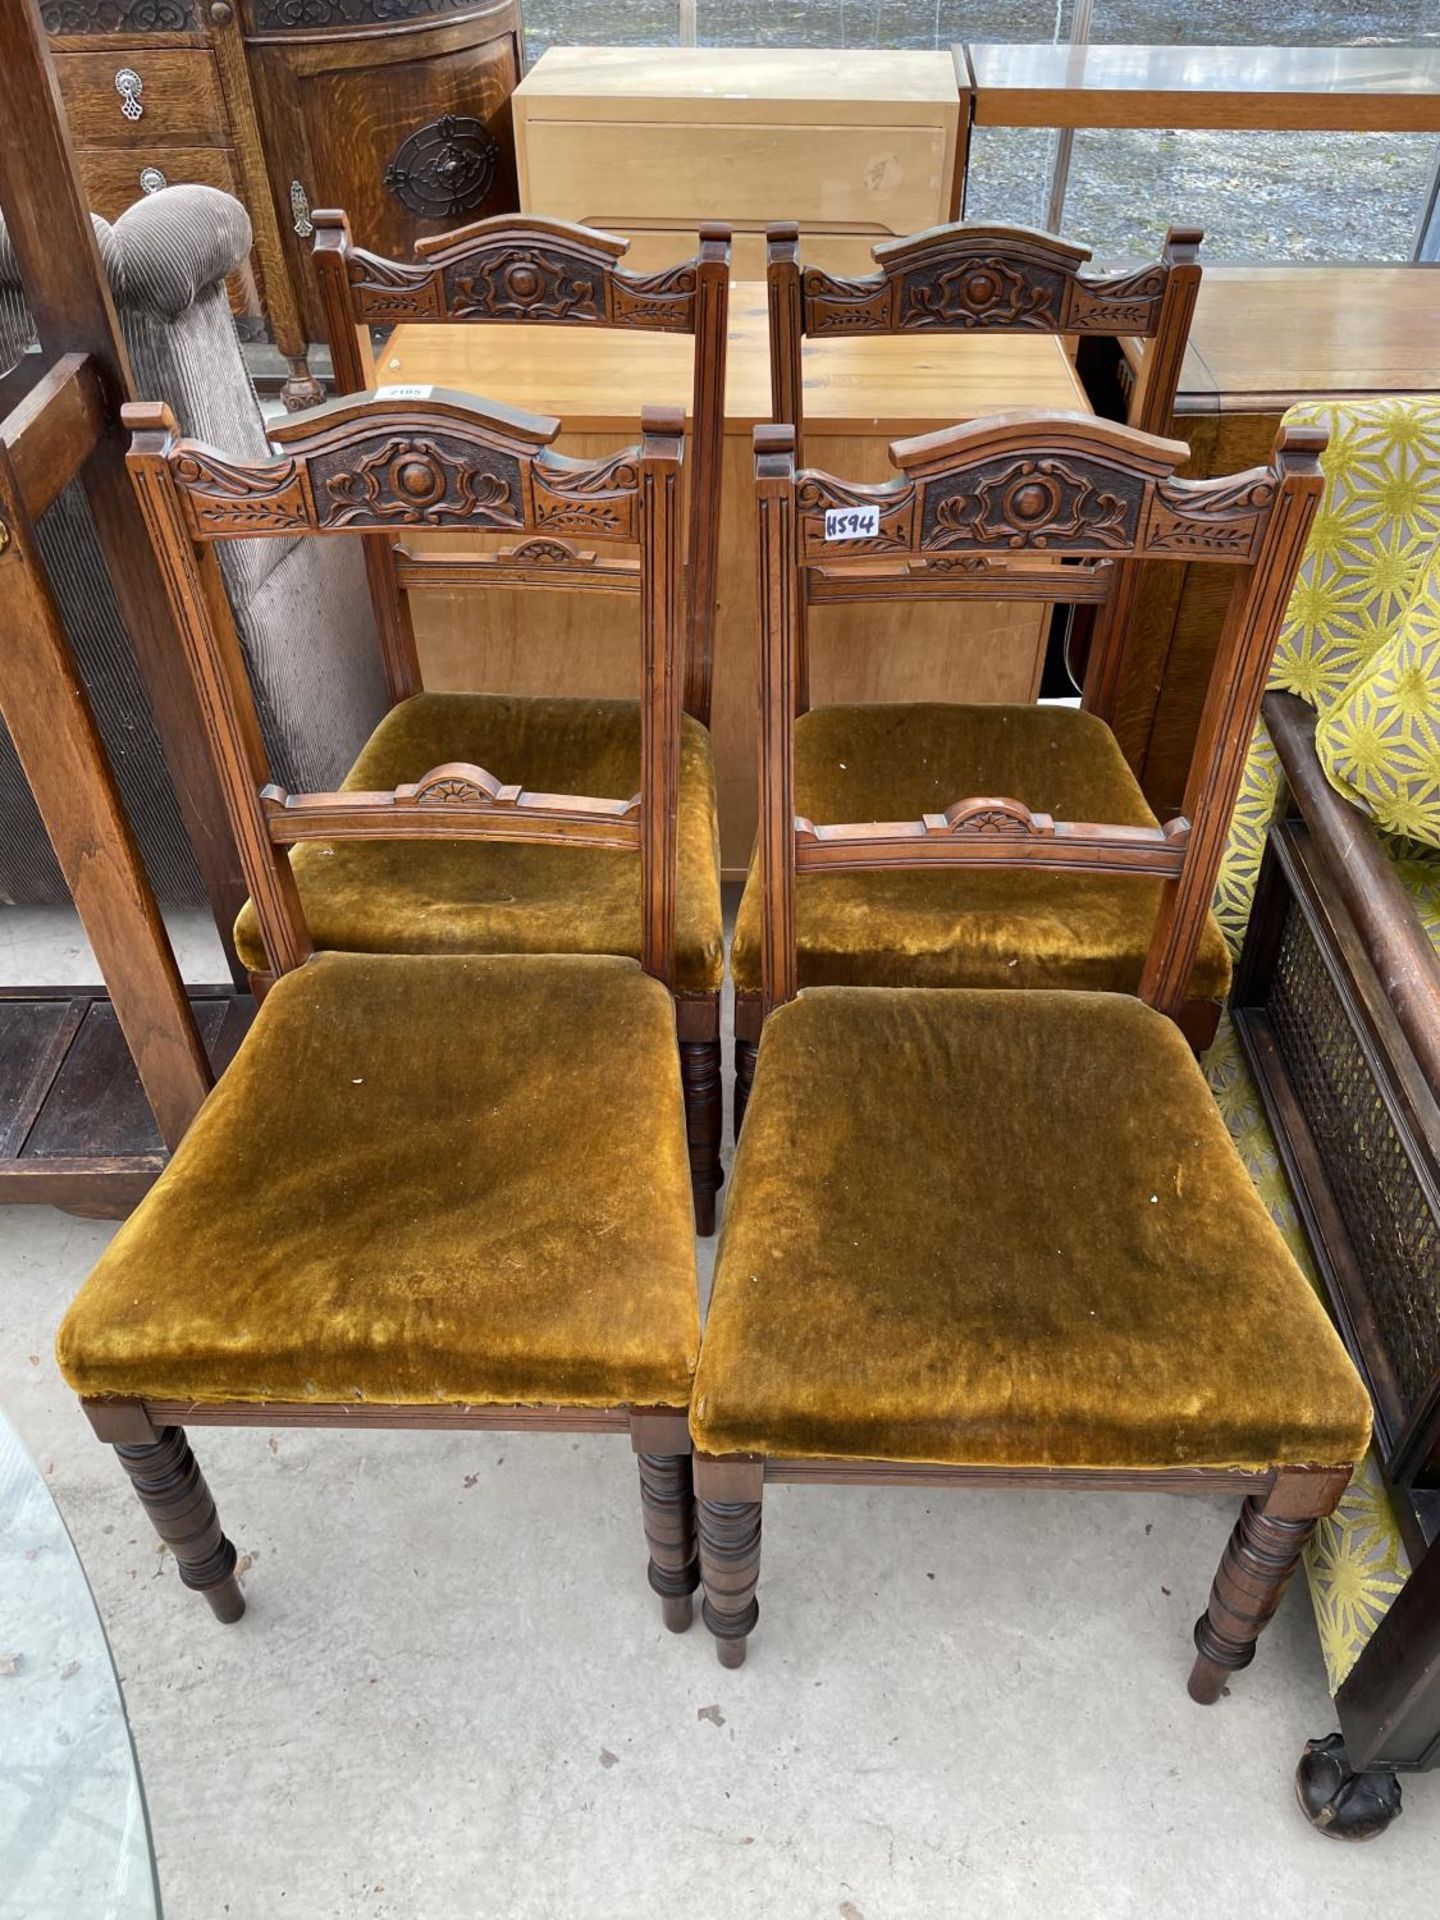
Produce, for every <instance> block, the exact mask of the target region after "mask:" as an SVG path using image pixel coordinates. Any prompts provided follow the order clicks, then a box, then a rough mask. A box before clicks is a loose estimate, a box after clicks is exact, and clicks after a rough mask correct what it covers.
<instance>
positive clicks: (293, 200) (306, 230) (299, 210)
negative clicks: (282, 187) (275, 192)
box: [290, 180, 315, 240]
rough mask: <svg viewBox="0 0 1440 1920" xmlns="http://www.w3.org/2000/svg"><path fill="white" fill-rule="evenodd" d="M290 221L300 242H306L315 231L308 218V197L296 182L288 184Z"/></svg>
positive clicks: (313, 223) (313, 224)
mask: <svg viewBox="0 0 1440 1920" xmlns="http://www.w3.org/2000/svg"><path fill="white" fill-rule="evenodd" d="M290 220H291V225H292V226H293V227H294V229H295V231H296V233H298V234H299V236H300V238H301V239H302V240H308V239H309V238H310V236H311V234H312V233H314V231H315V222H314V221H313V220H312V219H311V218H310V201H309V197H308V196H307V194H306V192H305V189H304V187H302V186H301V184H300V182H299V181H298V180H292V181H291V182H290Z"/></svg>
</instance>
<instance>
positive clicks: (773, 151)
mask: <svg viewBox="0 0 1440 1920" xmlns="http://www.w3.org/2000/svg"><path fill="white" fill-rule="evenodd" d="M968 121H969V114H968V112H962V110H961V101H960V96H959V93H958V91H957V88H956V84H955V69H954V66H953V63H952V61H951V58H950V56H949V54H948V53H934V52H931V53H924V52H910V51H902V52H876V51H871V50H869V49H862V48H851V49H849V50H848V51H845V52H822V51H817V50H814V49H810V48H801V47H551V48H549V49H548V51H547V52H545V53H544V54H542V55H541V57H540V59H539V60H537V61H536V63H535V65H534V66H533V67H532V68H531V70H530V72H529V73H528V74H527V75H526V76H525V78H524V80H523V81H522V82H521V83H520V85H519V87H518V88H517V89H516V92H515V139H516V146H517V149H518V159H519V169H520V200H521V205H522V206H523V207H525V208H527V209H528V210H530V211H532V212H535V213H546V214H551V215H555V216H558V217H559V218H561V219H565V220H578V221H580V222H582V223H583V224H585V225H589V226H596V227H605V228H608V229H609V230H610V231H612V232H615V233H623V234H625V235H627V236H628V237H629V239H630V242H631V253H630V263H631V264H632V265H634V266H636V267H639V268H641V269H642V270H645V271H650V270H651V269H653V268H655V267H659V266H663V265H665V264H666V263H667V262H668V261H671V260H677V259H680V258H681V257H682V256H683V255H684V253H685V252H686V251H687V250H688V248H689V246H690V244H691V243H692V242H693V239H694V234H695V227H696V224H697V223H698V222H699V221H701V220H724V221H725V222H726V223H727V224H728V225H729V226H731V227H732V228H733V229H734V233H735V241H734V255H733V257H734V273H735V278H736V279H737V280H761V279H763V278H764V275H765V236H764V228H765V223H766V222H767V221H769V220H778V219H788V220H798V221H799V223H800V230H801V240H802V250H803V254H804V258H805V259H806V260H807V261H809V262H810V263H811V264H813V265H816V266H823V267H827V268H829V269H830V271H831V272H833V273H869V272H870V271H871V270H872V267H873V262H872V261H871V258H870V249H871V248H872V247H873V246H874V245H875V243H876V242H877V241H879V240H886V239H891V238H896V237H899V236H901V235H904V234H908V233H915V232H917V231H918V230H919V229H920V228H922V227H931V226H936V225H938V224H939V223H940V222H941V221H944V220H950V219H953V218H954V214H955V207H956V204H957V202H956V194H957V192H958V188H959V181H960V178H961V175H962V174H963V170H964V154H963V149H962V145H961V140H962V133H963V129H964V128H965V127H966V126H967V125H968ZM356 231H357V233H358V232H361V231H363V229H361V228H360V226H359V225H358V223H357V225H356Z"/></svg>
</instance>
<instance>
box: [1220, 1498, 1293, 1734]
mask: <svg viewBox="0 0 1440 1920" xmlns="http://www.w3.org/2000/svg"><path fill="white" fill-rule="evenodd" d="M1315 1519H1316V1516H1315V1515H1313V1514H1311V1515H1306V1516H1300V1517H1296V1518H1288V1517H1282V1516H1281V1515H1279V1514H1275V1513H1270V1512H1267V1511H1266V1502H1265V1500H1264V1499H1255V1498H1251V1499H1249V1500H1247V1501H1246V1502H1245V1504H1244V1506H1243V1507H1242V1508H1241V1509H1240V1518H1239V1519H1238V1520H1237V1521H1236V1523H1235V1531H1234V1532H1233V1533H1232V1534H1231V1536H1230V1539H1229V1542H1228V1544H1227V1546H1226V1548H1225V1553H1224V1556H1223V1558H1222V1559H1221V1562H1220V1569H1219V1572H1218V1573H1217V1574H1216V1575H1215V1584H1214V1586H1213V1587H1211V1589H1210V1605H1209V1606H1208V1607H1207V1608H1206V1610H1205V1612H1204V1613H1202V1614H1201V1616H1200V1618H1199V1619H1198V1620H1197V1621H1196V1622H1195V1652H1196V1659H1195V1665H1194V1666H1193V1667H1192V1669H1191V1671H1190V1698H1191V1699H1192V1700H1198V1701H1199V1702H1200V1704H1201V1705H1202V1706H1207V1707H1208V1706H1211V1705H1213V1704H1214V1702H1215V1701H1216V1700H1218V1699H1219V1698H1220V1693H1221V1689H1222V1688H1223V1687H1224V1685H1225V1682H1226V1681H1227V1680H1228V1679H1229V1677H1230V1675H1231V1674H1232V1673H1238V1672H1239V1671H1240V1669H1241V1668H1242V1667H1248V1666H1249V1664H1250V1662H1251V1661H1252V1660H1253V1659H1254V1658H1255V1642H1256V1641H1257V1640H1258V1639H1259V1638H1260V1635H1261V1633H1262V1632H1263V1631H1264V1628H1265V1626H1266V1623H1267V1622H1268V1621H1269V1619H1270V1616H1271V1615H1272V1614H1273V1613H1274V1611H1275V1609H1276V1607H1278V1606H1279V1604H1280V1600H1281V1596H1282V1595H1283V1594H1284V1592H1285V1589H1286V1587H1287V1586H1288V1585H1289V1584H1290V1576H1291V1574H1292V1573H1294V1571H1295V1569H1296V1567H1297V1566H1298V1565H1299V1562H1300V1555H1301V1553H1302V1552H1303V1551H1304V1548H1305V1542H1306V1541H1307V1540H1308V1539H1309V1538H1310V1535H1311V1533H1312V1531H1313V1530H1314V1526H1315Z"/></svg>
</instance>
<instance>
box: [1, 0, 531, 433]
mask: <svg viewBox="0 0 1440 1920" xmlns="http://www.w3.org/2000/svg"><path fill="white" fill-rule="evenodd" d="M5 3H6V4H8V3H9V0H5ZM40 11H41V18H42V20H43V21H44V24H45V26H46V28H47V30H48V31H49V33H50V36H51V45H52V47H53V49H54V57H55V67H56V72H57V74H58V76H59V80H60V89H61V94H62V96H63V99H64V103H65V111H66V115H67V118H68V120H69V125H70V137H71V142H72V144H73V147H74V150H75V159H76V164H77V167H78V169H79V173H80V178H81V180H82V182H83V184H84V187H85V191H86V193H87V195H88V196H89V200H90V204H91V206H92V207H93V208H94V209H95V211H96V212H97V213H99V214H101V215H102V216H103V217H104V218H106V219H113V218H114V217H115V216H116V215H117V214H118V213H120V212H122V211H123V210H124V209H125V208H126V207H127V206H129V205H130V204H131V203H132V202H133V201H134V200H136V199H138V198H139V196H140V195H141V194H143V193H154V192H157V191H158V190H159V189H160V188H161V187H165V186H180V185H182V184H189V183H198V184H200V185H203V186H210V187H220V188H223V189H224V190H225V191H226V192H228V193H233V194H235V195H237V196H238V197H239V198H240V199H241V200H243V201H244V202H245V205H246V207H247V208H248V210H249V213H250V218H251V222H252V224H253V226H254V229H255V250H254V255H253V258H252V265H251V271H250V272H249V274H248V275H244V276H239V277H238V280H239V283H238V284H234V283H232V287H231V299H232V304H234V305H235V307H236V309H237V311H238V312H240V313H249V314H252V315H255V316H257V317H258V315H259V314H260V313H261V312H262V311H263V313H264V314H265V315H266V317H267V318H268V321H269V324H270V331H271V333H272V335H273V337H274V340H275V343H276V345H277V346H278V347H279V349H280V350H281V352H282V354H283V355H284V356H285V358H286V360H287V361H288V362H289V365H290V369H291V378H290V381H289V383H288V386H287V390H286V397H287V399H289V400H290V401H291V402H292V404H306V403H308V402H309V401H310V400H313V399H315V398H318V397H319V390H318V388H316V387H315V385H314V383H313V382H312V381H311V379H310V377H309V373H308V370H307V363H306V354H307V342H308V341H310V340H316V339H320V338H323V334H324V328H323V321H322V317H321V313H320V307H319V301H318V299H317V297H316V294H315V289H314V278H313V274H312V270H311V265H310V258H309V253H310V243H311V233H312V227H311V222H310V214H311V210H312V209H313V208H314V207H316V206H339V207H344V208H345V210H346V211H347V212H348V213H349V215H350V217H351V221H352V223H353V225H354V229H355V232H356V235H357V237H358V238H359V239H361V240H362V241H363V243H364V244H365V245H366V246H369V247H373V248H375V249H376V250H378V251H379V252H381V253H389V254H396V255H400V256H404V255H405V254H407V253H408V252H409V250H410V248H411V247H412V246H413V244H414V242H415V241H416V240H417V239H419V238H420V237H421V236H422V235H424V234H429V233H435V232H441V231H444V230H445V229H446V228H447V227H450V226H454V225H457V224H459V223H460V222H462V221H466V220H472V219H478V218H481V217H483V216H484V215H486V214H490V213H500V212H504V211H507V210H510V209H513V208H514V207H515V206H516V205H517V193H516V183H515V161H514V144H513V134H512V129H511V117H510V94H511V91H512V89H513V88H514V86H515V83H516V81H517V80H518V79H519V77H520V74H521V71H522V69H523V41H522V36H521V27H520V12H519V4H518V0H41V9H40Z"/></svg>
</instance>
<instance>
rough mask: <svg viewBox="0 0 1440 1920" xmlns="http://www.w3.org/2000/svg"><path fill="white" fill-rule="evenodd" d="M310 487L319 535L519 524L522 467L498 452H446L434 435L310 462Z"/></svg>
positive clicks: (404, 437)
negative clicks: (335, 530) (367, 528)
mask: <svg viewBox="0 0 1440 1920" xmlns="http://www.w3.org/2000/svg"><path fill="white" fill-rule="evenodd" d="M357 452H358V457H357ZM342 462H343V463H344V464H343V465H342V464H341V463H342ZM310 481H311V486H312V488H313V490H314V495H315V501H316V510H317V512H318V514H319V515H320V520H319V524H320V525H321V526H322V527H347V526H364V525H374V526H386V525H390V524H394V523H399V524H401V525H404V526H422V527H441V526H451V525H454V524H455V523H456V522H457V521H473V522H476V523H478V524H480V525H482V526H498V527H519V526H523V524H524V512H523V507H522V503H521V493H520V467H519V462H518V461H516V460H515V459H513V458H512V457H510V456H508V455H506V454H503V453H501V452H500V451H499V450H498V449H495V448H491V449H487V450H485V451H484V452H483V454H482V453H481V451H480V450H479V449H476V448H474V447H460V448H454V447H448V446H447V445H446V443H445V441H444V440H443V439H442V438H441V436H439V435H432V434H396V435H394V436H392V437H391V438H390V439H388V440H385V441H384V442H382V443H381V444H380V445H378V446H372V447H370V449H369V450H368V451H359V450H357V449H356V448H353V447H350V448H343V449H341V450H340V451H339V452H338V453H334V454H329V455H326V454H323V453H320V454H312V455H311V458H310Z"/></svg>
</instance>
